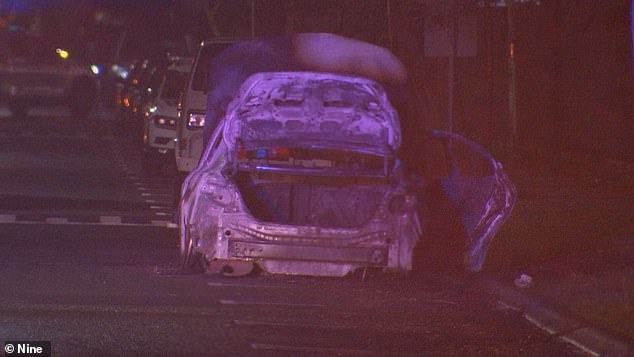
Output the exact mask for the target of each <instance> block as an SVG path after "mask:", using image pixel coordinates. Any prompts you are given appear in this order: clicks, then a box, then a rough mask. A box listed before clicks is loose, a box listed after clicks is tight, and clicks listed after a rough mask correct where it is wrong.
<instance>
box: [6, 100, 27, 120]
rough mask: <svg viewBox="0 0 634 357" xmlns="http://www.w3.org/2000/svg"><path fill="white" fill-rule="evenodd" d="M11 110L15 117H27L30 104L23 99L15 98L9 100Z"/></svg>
mask: <svg viewBox="0 0 634 357" xmlns="http://www.w3.org/2000/svg"><path fill="white" fill-rule="evenodd" d="M9 110H10V111H11V114H13V116H14V117H17V118H23V117H26V114H27V112H28V111H29V106H28V104H27V103H26V102H25V101H23V100H14V101H11V102H9Z"/></svg>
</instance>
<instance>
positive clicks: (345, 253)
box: [229, 240, 388, 267]
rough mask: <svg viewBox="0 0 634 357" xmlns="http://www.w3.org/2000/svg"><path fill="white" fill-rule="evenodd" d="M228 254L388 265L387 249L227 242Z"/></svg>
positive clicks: (243, 256) (250, 257)
mask: <svg viewBox="0 0 634 357" xmlns="http://www.w3.org/2000/svg"><path fill="white" fill-rule="evenodd" d="M229 254H230V255H231V257H232V258H237V259H254V260H257V259H281V260H301V261H314V262H329V263H355V264H363V265H365V266H377V267H383V266H386V265H387V258H388V249H387V247H385V246H384V247H320V246H302V245H289V244H275V243H260V242H245V241H237V240H235V241H234V240H231V241H229Z"/></svg>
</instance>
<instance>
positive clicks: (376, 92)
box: [180, 72, 420, 276]
mask: <svg viewBox="0 0 634 357" xmlns="http://www.w3.org/2000/svg"><path fill="white" fill-rule="evenodd" d="M400 140H401V135H400V126H399V123H398V117H397V115H396V112H395V111H394V109H393V108H392V106H391V105H390V103H389V101H388V100H387V97H386V95H385V92H384V91H383V88H382V87H381V86H380V85H379V84H377V83H376V82H373V81H371V80H367V79H363V78H359V77H349V76H342V75H335V74H326V73H312V72H277V73H260V74H256V75H254V76H252V77H250V79H249V80H247V81H246V82H245V83H244V85H243V86H242V89H241V90H240V94H239V96H238V97H237V99H236V100H234V101H233V102H232V104H231V105H230V106H229V110H228V112H227V115H226V118H225V119H224V120H223V122H222V124H221V125H219V126H218V128H217V129H216V131H215V133H214V135H213V137H212V139H211V141H210V145H209V146H208V147H207V150H206V151H205V153H204V154H203V157H202V159H201V162H200V164H199V166H198V168H197V169H195V170H194V171H193V172H192V173H191V174H190V175H189V176H188V178H187V179H186V181H185V183H184V184H183V196H182V202H181V222H180V223H181V224H180V227H181V249H182V254H183V255H184V256H185V259H186V261H187V263H188V264H194V263H197V262H199V261H200V260H201V259H204V260H205V261H206V262H208V263H210V264H211V266H215V267H220V269H224V271H225V272H232V271H235V270H239V269H236V268H235V267H236V264H238V265H240V264H247V265H251V264H253V263H257V264H258V266H259V267H260V268H261V269H263V270H265V271H267V272H271V273H288V274H302V275H303V274H307V275H327V276H343V275H346V274H348V273H349V272H351V271H353V270H355V269H357V268H360V267H366V266H373V267H381V268H385V269H394V270H410V269H411V257H412V254H411V253H412V249H413V247H414V245H415V244H416V242H417V240H418V237H419V235H420V229H419V224H418V221H417V215H416V202H415V197H414V196H413V195H412V194H410V193H408V191H407V187H406V182H405V179H404V175H403V171H402V169H403V168H402V165H401V163H400V161H399V160H398V158H396V156H395V153H396V151H397V149H398V147H399V145H400Z"/></svg>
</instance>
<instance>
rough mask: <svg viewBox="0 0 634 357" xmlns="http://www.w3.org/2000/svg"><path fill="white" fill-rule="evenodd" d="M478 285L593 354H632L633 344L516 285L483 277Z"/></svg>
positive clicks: (543, 327)
mask: <svg viewBox="0 0 634 357" xmlns="http://www.w3.org/2000/svg"><path fill="white" fill-rule="evenodd" d="M481 285H482V286H483V287H484V288H485V289H486V290H488V291H489V292H490V293H492V294H494V295H496V296H497V297H498V302H500V303H501V304H502V305H504V306H506V307H508V308H510V309H513V310H516V311H519V312H521V313H522V315H523V316H524V318H525V319H526V320H528V321H529V322H531V323H532V324H534V325H536V326H537V327H539V328H540V329H542V330H544V331H546V332H548V333H549V334H550V335H551V336H553V337H556V338H558V339H560V340H562V341H564V342H566V343H569V344H571V345H574V346H575V347H577V348H579V349H580V350H582V351H583V352H584V353H588V354H589V355H593V356H610V357H612V356H614V357H621V356H623V357H627V356H634V346H631V345H629V344H628V343H626V342H624V341H622V340H620V339H618V338H615V337H613V336H611V335H609V334H607V333H605V332H603V331H600V330H598V329H596V328H594V327H592V326H588V324H587V323H584V322H581V321H579V320H577V319H575V318H573V317H571V316H568V315H565V314H562V313H559V312H557V311H555V310H554V309H552V308H549V307H548V306H545V305H544V304H542V302H541V301H539V299H536V298H534V297H532V296H529V295H528V294H525V293H524V292H522V291H520V290H519V289H518V288H514V287H507V286H505V285H503V284H501V283H500V282H498V281H496V280H493V279H491V278H483V279H482V281H481Z"/></svg>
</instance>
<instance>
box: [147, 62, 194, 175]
mask: <svg viewBox="0 0 634 357" xmlns="http://www.w3.org/2000/svg"><path fill="white" fill-rule="evenodd" d="M169 62H170V64H169V66H168V68H167V71H165V72H164V73H163V75H162V77H161V80H160V82H159V84H158V86H157V88H156V89H153V88H152V87H149V88H148V89H149V90H150V92H149V93H148V94H149V96H150V100H149V101H148V102H147V103H145V105H143V108H142V110H141V112H142V119H143V135H142V140H143V154H142V156H141V164H142V169H143V172H144V173H145V174H146V175H149V176H156V175H159V174H160V173H161V172H162V169H163V166H164V165H165V164H166V163H173V162H174V142H175V139H176V120H177V108H178V100H179V98H180V97H181V95H182V91H183V88H184V87H185V83H186V81H187V75H188V74H189V71H190V70H191V66H192V62H193V59H192V58H191V57H170V59H169Z"/></svg>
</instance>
